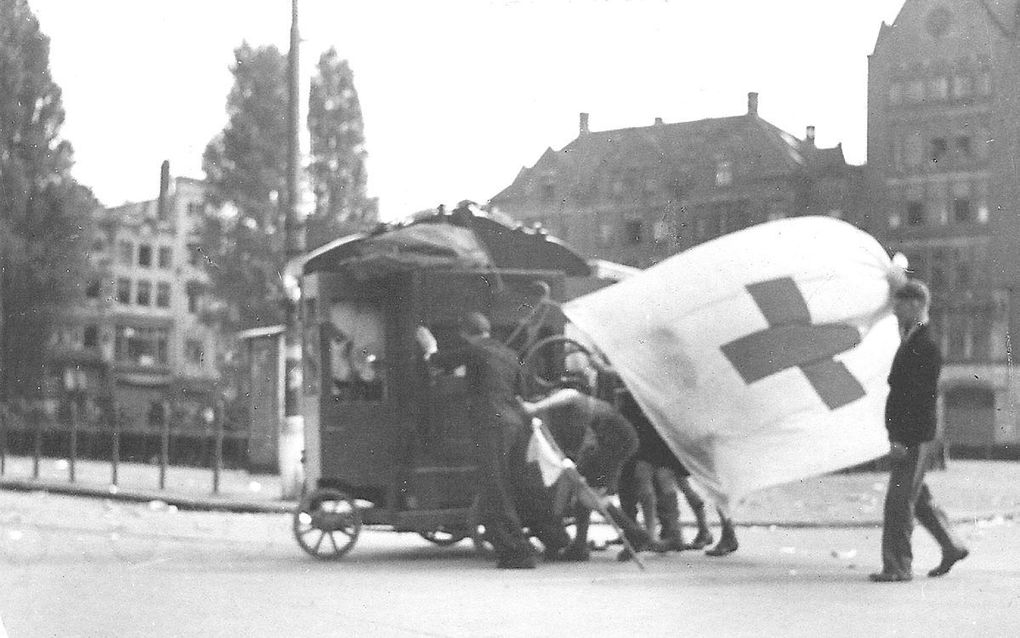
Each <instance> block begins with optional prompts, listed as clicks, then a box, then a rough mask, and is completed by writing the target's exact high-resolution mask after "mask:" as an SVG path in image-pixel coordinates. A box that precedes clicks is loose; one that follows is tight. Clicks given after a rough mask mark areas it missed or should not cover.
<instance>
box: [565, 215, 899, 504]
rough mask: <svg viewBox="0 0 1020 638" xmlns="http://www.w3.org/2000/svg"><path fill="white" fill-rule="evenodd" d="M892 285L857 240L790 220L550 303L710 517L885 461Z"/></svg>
mask: <svg viewBox="0 0 1020 638" xmlns="http://www.w3.org/2000/svg"><path fill="white" fill-rule="evenodd" d="M903 277H904V275H903V271H902V269H901V268H899V267H897V266H895V265H893V264H892V262H891V260H890V259H889V257H888V255H887V254H886V252H885V250H884V249H883V248H882V247H881V246H880V245H879V244H878V242H877V241H876V240H875V239H874V238H873V237H871V236H870V235H868V234H866V233H864V232H862V231H860V230H858V229H856V228H855V227H853V226H851V225H850V224H847V223H845V222H842V221H838V220H835V219H831V218H826V217H801V218H794V219H788V220H780V221H775V222H770V223H767V224H762V225H759V226H753V227H751V228H748V229H746V230H743V231H740V232H737V233H733V234H731V235H726V236H723V237H721V238H719V239H717V240H714V241H711V242H708V243H706V244H702V245H700V246H697V247H695V248H693V249H691V250H688V251H685V252H683V253H680V254H677V255H675V256H673V257H671V258H669V259H667V260H665V261H663V262H661V263H659V264H657V265H655V266H653V267H651V268H649V269H647V270H645V271H642V272H641V273H640V274H637V275H635V276H633V277H631V278H629V279H626V280H624V281H622V282H620V283H617V284H615V285H613V286H610V287H608V288H604V289H602V290H600V291H597V292H595V293H592V294H589V295H586V296H583V297H580V298H578V299H575V300H574V301H571V302H570V303H568V304H565V305H564V308H563V310H564V312H565V313H566V315H567V317H569V318H570V320H571V321H572V322H574V324H576V325H577V327H578V328H580V330H582V331H584V332H585V333H587V335H588V336H589V337H590V339H591V341H592V342H593V343H594V344H595V345H596V346H597V347H598V348H599V349H600V350H601V351H602V352H603V353H604V354H605V355H606V356H607V357H608V358H609V360H610V362H611V363H612V364H613V366H614V367H615V369H616V370H617V372H618V373H619V374H620V377H621V378H622V380H623V382H624V383H625V384H626V385H627V387H628V389H630V390H631V392H632V393H633V394H634V396H635V398H636V399H637V401H638V403H639V404H640V405H641V407H642V409H643V410H644V411H645V413H646V414H647V416H648V417H649V419H650V420H651V422H652V423H653V424H654V425H655V427H656V429H657V430H658V431H659V433H660V434H662V436H663V438H664V439H665V440H666V442H667V444H668V445H669V446H670V448H671V449H672V450H673V452H674V453H675V454H676V455H677V456H678V457H679V459H680V460H681V461H682V462H683V463H684V465H686V466H687V468H688V469H689V470H690V471H691V473H692V474H693V475H694V476H695V478H696V479H697V480H698V481H699V483H701V484H702V485H703V486H704V487H705V488H706V489H707V490H708V491H709V492H710V493H711V495H712V496H713V497H714V498H715V500H716V501H717V502H718V503H719V504H722V505H733V504H735V503H736V502H737V501H739V499H741V498H742V497H743V496H745V495H746V494H748V493H749V492H751V491H754V490H757V489H761V488H764V487H769V486H772V485H777V484H780V483H785V482H789V481H793V480H796V479H800V478H804V477H807V476H812V475H815V474H821V473H825V472H829V471H832V470H836V469H839V468H844V467H848V466H852V465H855V464H858V463H861V462H864V461H867V460H869V459H872V458H875V457H878V456H880V455H882V454H884V453H885V452H887V451H888V438H887V435H886V430H885V424H884V416H883V415H884V405H885V398H886V394H887V392H888V386H887V382H886V378H887V376H888V373H889V367H890V365H891V362H892V357H893V355H894V353H895V351H896V348H897V346H898V344H899V333H898V329H897V325H896V319H895V317H893V316H892V313H891V308H892V298H891V291H892V289H893V288H894V287H895V286H896V285H899V283H901V282H902V281H903Z"/></svg>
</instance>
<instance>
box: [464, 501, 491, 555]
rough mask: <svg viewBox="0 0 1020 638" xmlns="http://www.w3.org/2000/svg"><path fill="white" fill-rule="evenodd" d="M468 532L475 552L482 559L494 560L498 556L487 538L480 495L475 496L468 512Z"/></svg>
mask: <svg viewBox="0 0 1020 638" xmlns="http://www.w3.org/2000/svg"><path fill="white" fill-rule="evenodd" d="M468 530H469V532H470V534H471V542H472V543H473V544H474V546H475V551H476V552H478V555H479V556H481V557H482V558H493V557H495V556H496V550H495V548H493V546H492V543H490V542H489V540H488V539H487V538H485V525H483V524H482V496H481V494H479V495H478V496H475V500H474V501H472V502H471V510H470V511H469V512H468Z"/></svg>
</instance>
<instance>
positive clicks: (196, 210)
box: [188, 202, 203, 215]
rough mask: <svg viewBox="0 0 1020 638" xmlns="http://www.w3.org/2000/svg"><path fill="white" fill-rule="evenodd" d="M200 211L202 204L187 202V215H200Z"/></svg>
mask: <svg viewBox="0 0 1020 638" xmlns="http://www.w3.org/2000/svg"><path fill="white" fill-rule="evenodd" d="M202 209H203V205H202V202H188V214H189V215H201V214H202Z"/></svg>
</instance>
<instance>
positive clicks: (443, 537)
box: [418, 527, 468, 547]
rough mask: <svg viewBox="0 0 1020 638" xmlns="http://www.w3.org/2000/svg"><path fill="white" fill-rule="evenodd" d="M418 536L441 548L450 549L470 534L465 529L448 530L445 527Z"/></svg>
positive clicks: (420, 533)
mask: <svg viewBox="0 0 1020 638" xmlns="http://www.w3.org/2000/svg"><path fill="white" fill-rule="evenodd" d="M418 534H419V535H420V536H421V537H422V538H424V539H425V540H427V541H428V542H430V543H433V544H435V545H438V546H440V547H449V546H450V545H456V544H457V543H459V542H461V541H462V540H464V539H465V538H467V535H468V532H467V531H465V530H463V529H454V530H448V529H446V528H445V527H440V528H439V529H434V530H429V531H427V532H418Z"/></svg>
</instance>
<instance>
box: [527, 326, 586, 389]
mask: <svg viewBox="0 0 1020 638" xmlns="http://www.w3.org/2000/svg"><path fill="white" fill-rule="evenodd" d="M557 346H562V348H563V357H564V359H565V358H566V357H567V355H570V354H574V353H578V352H579V353H582V354H584V355H585V357H587V358H588V359H591V358H592V353H591V351H590V350H588V348H587V347H585V345H584V344H582V343H581V342H579V341H576V340H574V339H571V338H570V337H566V336H563V335H553V336H551V337H546V338H545V339H541V340H539V341H538V342H537V343H535V344H534V345H533V346H531V347H530V348H528V351H527V352H525V353H524V356H523V357H521V362H522V363H521V367H522V368H523V369H524V372H525V380H526V387H527V389H528V390H529V391H538V392H548V391H549V390H550V389H552V388H553V387H555V386H556V383H557V382H558V379H546V378H544V377H543V376H542V375H541V374H539V372H538V371H537V370H536V369H535V368H536V366H537V364H538V362H539V361H540V360H541V356H540V355H542V354H544V352H545V351H546V350H547V349H549V348H555V347H557Z"/></svg>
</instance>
